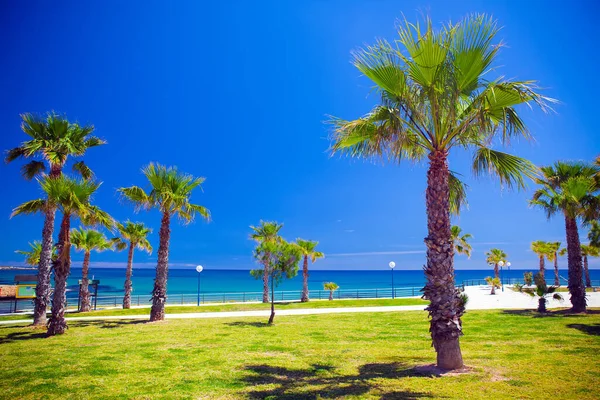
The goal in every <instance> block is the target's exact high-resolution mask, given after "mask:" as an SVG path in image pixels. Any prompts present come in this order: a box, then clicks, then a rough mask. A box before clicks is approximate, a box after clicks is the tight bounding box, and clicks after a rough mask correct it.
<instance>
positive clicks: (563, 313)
mask: <svg viewBox="0 0 600 400" xmlns="http://www.w3.org/2000/svg"><path fill="white" fill-rule="evenodd" d="M502 314H508V315H520V316H523V317H531V318H548V317H585V316H586V315H595V314H600V310H588V311H587V313H574V312H572V311H571V310H570V309H566V310H555V311H548V312H546V313H539V312H537V311H536V310H502Z"/></svg>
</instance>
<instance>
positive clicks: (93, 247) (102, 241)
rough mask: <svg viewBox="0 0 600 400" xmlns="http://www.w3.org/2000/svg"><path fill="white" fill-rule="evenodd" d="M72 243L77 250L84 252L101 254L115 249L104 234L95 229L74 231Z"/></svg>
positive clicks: (72, 232)
mask: <svg viewBox="0 0 600 400" xmlns="http://www.w3.org/2000/svg"><path fill="white" fill-rule="evenodd" d="M71 243H72V244H73V246H75V248H76V249H77V250H79V251H83V252H90V251H98V252H101V251H104V250H109V249H111V248H112V247H113V243H112V242H111V241H109V240H108V239H107V238H106V236H104V234H103V233H102V232H99V231H97V230H95V229H83V228H80V229H73V230H72V231H71Z"/></svg>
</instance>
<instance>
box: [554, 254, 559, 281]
mask: <svg viewBox="0 0 600 400" xmlns="http://www.w3.org/2000/svg"><path fill="white" fill-rule="evenodd" d="M554 286H560V275H559V273H558V253H556V252H554Z"/></svg>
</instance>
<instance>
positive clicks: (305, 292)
mask: <svg viewBox="0 0 600 400" xmlns="http://www.w3.org/2000/svg"><path fill="white" fill-rule="evenodd" d="M300 301H302V302H307V301H308V256H306V255H305V256H304V266H303V267H302V298H301V299H300Z"/></svg>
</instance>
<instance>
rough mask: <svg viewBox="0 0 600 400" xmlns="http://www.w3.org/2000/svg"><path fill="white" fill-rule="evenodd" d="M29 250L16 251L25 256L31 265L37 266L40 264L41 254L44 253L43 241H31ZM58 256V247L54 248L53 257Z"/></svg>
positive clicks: (26, 262)
mask: <svg viewBox="0 0 600 400" xmlns="http://www.w3.org/2000/svg"><path fill="white" fill-rule="evenodd" d="M29 247H30V249H29V250H16V251H15V253H17V254H22V255H24V256H25V264H27V265H29V266H31V267H37V266H38V265H39V264H40V255H41V254H42V242H40V241H39V240H34V241H33V243H29ZM55 257H56V247H53V248H52V258H55Z"/></svg>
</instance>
